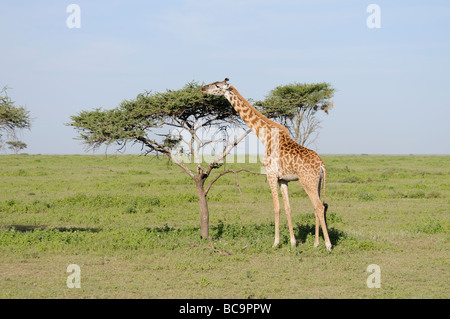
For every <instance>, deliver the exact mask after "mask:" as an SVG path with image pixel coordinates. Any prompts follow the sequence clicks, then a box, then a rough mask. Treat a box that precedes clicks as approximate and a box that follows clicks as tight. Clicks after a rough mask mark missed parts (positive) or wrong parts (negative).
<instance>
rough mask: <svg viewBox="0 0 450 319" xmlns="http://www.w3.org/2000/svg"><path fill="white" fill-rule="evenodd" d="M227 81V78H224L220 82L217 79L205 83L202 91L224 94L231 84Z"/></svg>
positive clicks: (204, 92)
mask: <svg viewBox="0 0 450 319" xmlns="http://www.w3.org/2000/svg"><path fill="white" fill-rule="evenodd" d="M228 81H229V79H228V78H226V79H225V80H223V81H222V82H219V81H218V82H214V83H211V84H207V85H205V86H203V87H202V93H203V94H212V95H225V93H226V92H227V91H230V90H231V85H230V84H228V83H227V82H228Z"/></svg>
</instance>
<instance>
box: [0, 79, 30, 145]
mask: <svg viewBox="0 0 450 319" xmlns="http://www.w3.org/2000/svg"><path fill="white" fill-rule="evenodd" d="M6 91H7V88H6V87H4V88H3V89H2V90H1V91H0V148H2V147H3V142H2V133H6V134H7V136H9V137H11V138H13V139H14V138H15V136H16V130H17V129H25V128H27V129H29V128H30V127H31V118H30V113H29V112H28V111H27V110H26V109H25V108H24V107H22V106H15V105H14V102H13V101H12V100H11V98H10V97H9V96H8V94H7V92H6Z"/></svg>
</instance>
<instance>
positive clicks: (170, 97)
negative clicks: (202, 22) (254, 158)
mask: <svg viewBox="0 0 450 319" xmlns="http://www.w3.org/2000/svg"><path fill="white" fill-rule="evenodd" d="M71 120H72V122H71V123H68V125H70V126H73V127H75V128H76V129H77V130H78V132H79V134H80V138H81V139H82V140H83V141H84V142H85V143H86V144H87V145H88V146H89V148H97V147H99V146H101V145H103V144H106V145H111V144H116V145H117V146H118V147H119V148H123V147H125V145H126V144H127V143H129V142H132V143H139V144H141V145H142V150H143V151H144V153H145V154H149V153H160V154H164V155H166V156H167V157H168V158H169V159H170V160H171V161H172V162H173V163H175V164H176V165H178V166H179V167H180V168H181V169H182V170H183V171H184V173H185V174H187V175H188V176H190V177H191V178H192V179H193V181H194V183H195V186H196V189H197V194H198V199H199V205H200V212H201V227H200V232H201V237H202V238H207V237H208V234H209V230H208V229H209V227H208V226H209V211H208V203H207V195H208V192H209V190H210V189H211V186H212V185H213V184H214V182H216V181H217V180H218V179H219V178H220V177H221V176H223V175H225V174H228V173H233V174H235V175H236V179H237V174H238V173H239V172H241V171H247V172H249V171H248V170H245V169H239V170H232V169H227V170H223V171H221V172H220V173H218V174H216V175H215V176H214V177H213V176H211V174H212V172H213V170H214V169H216V168H219V167H220V166H221V165H222V163H223V160H224V158H225V157H226V156H227V154H229V153H230V151H231V150H232V149H233V148H234V147H235V146H236V145H237V144H238V143H239V142H240V141H241V140H243V139H244V138H245V137H246V136H247V135H248V134H249V133H250V132H251V130H246V131H244V130H242V129H240V131H239V134H234V137H233V138H228V139H226V138H223V137H221V138H215V137H214V136H228V134H220V133H221V132H219V131H227V130H230V129H232V128H240V127H241V125H242V121H241V118H240V117H239V115H238V114H237V113H236V111H235V110H234V109H233V108H232V106H231V105H230V103H229V102H228V101H227V100H226V99H225V98H224V97H219V96H213V95H203V94H202V93H201V85H199V84H198V83H197V82H190V83H188V84H186V85H185V86H184V87H183V88H182V89H180V90H175V91H174V90H167V91H166V92H163V93H151V92H145V93H143V94H139V95H138V96H137V97H136V98H135V99H134V100H125V101H123V102H122V103H121V104H120V105H119V106H118V107H117V108H115V109H111V110H102V109H95V110H93V111H82V112H80V113H79V114H78V115H74V116H72V117H71ZM169 129H170V131H169ZM205 130H209V131H211V130H215V131H216V132H217V134H209V136H211V138H208V139H205V138H203V137H202V135H205V134H202V133H203V132H205ZM217 144H220V151H219V152H217V153H218V154H215V155H214V156H212V157H209V162H205V161H204V160H205V158H204V157H203V156H202V151H203V150H204V149H205V148H206V147H211V146H214V145H215V147H216V148H217ZM187 159H188V160H187ZM189 164H195V165H189ZM192 166H194V167H195V169H191V168H192ZM255 174H257V173H255ZM210 176H211V180H210V181H209V182H208V183H207V179H208V178H209V177H210Z"/></svg>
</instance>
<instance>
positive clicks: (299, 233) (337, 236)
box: [294, 223, 347, 246]
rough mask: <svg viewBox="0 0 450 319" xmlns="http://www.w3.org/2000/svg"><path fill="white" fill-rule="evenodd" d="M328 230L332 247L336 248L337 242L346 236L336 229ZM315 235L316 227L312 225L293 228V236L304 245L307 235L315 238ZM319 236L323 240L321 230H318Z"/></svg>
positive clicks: (329, 228) (330, 228)
mask: <svg viewBox="0 0 450 319" xmlns="http://www.w3.org/2000/svg"><path fill="white" fill-rule="evenodd" d="M327 230H328V236H329V237H330V241H331V244H332V245H333V246H336V245H337V244H338V243H339V241H340V240H341V239H343V238H346V237H347V235H346V234H345V232H343V231H341V230H339V229H336V228H334V227H327ZM315 234H316V226H315V225H312V224H306V225H304V224H298V223H297V225H296V227H294V235H295V238H296V239H297V240H300V242H302V243H304V242H305V241H306V238H307V237H308V235H312V236H315ZM319 235H320V237H321V239H323V233H322V228H320V231H319Z"/></svg>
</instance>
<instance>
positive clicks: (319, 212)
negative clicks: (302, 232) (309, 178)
mask: <svg viewBox="0 0 450 319" xmlns="http://www.w3.org/2000/svg"><path fill="white" fill-rule="evenodd" d="M301 184H302V186H303V188H304V189H305V191H306V193H307V194H308V196H309V199H310V200H311V203H312V204H313V206H314V214H315V216H316V232H315V240H314V247H317V246H318V245H319V225H320V226H321V227H322V233H323V237H324V239H325V246H326V248H327V250H328V251H331V241H330V237H329V236H328V230H327V223H326V221H325V206H324V205H323V204H322V201H321V200H320V197H319V192H318V188H317V187H316V185H309V184H306V183H304V182H301Z"/></svg>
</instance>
